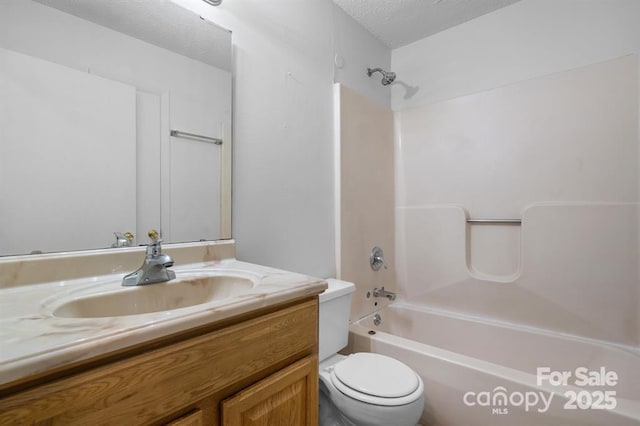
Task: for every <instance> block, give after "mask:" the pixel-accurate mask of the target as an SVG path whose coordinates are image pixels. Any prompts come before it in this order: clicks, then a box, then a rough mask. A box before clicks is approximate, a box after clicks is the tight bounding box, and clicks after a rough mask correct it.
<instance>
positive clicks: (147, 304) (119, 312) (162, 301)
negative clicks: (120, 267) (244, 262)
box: [53, 273, 255, 318]
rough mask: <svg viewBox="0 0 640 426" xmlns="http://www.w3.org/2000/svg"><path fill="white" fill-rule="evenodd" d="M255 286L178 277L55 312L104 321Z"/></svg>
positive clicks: (241, 280)
mask: <svg viewBox="0 0 640 426" xmlns="http://www.w3.org/2000/svg"><path fill="white" fill-rule="evenodd" d="M254 285H255V284H254V282H253V281H252V280H250V279H248V278H245V277H240V276H234V275H208V274H204V273H190V274H189V273H187V274H180V273H179V274H178V277H177V278H176V279H175V280H172V281H168V282H165V283H158V284H149V285H144V286H136V287H122V286H120V285H117V286H116V285H114V286H113V288H114V289H113V290H111V291H103V292H100V293H98V294H92V295H88V296H83V297H78V298H75V299H73V300H71V301H68V302H66V303H63V304H62V305H60V306H58V307H57V308H56V309H54V311H53V316H56V317H62V318H102V317H118V316H125V315H139V314H148V313H152V312H161V311H169V310H172V309H180V308H186V307H189V306H195V305H200V304H203V303H208V302H212V301H217V300H224V299H229V298H233V297H237V296H241V295H243V294H247V293H248V292H249V291H250V290H251V289H252V288H253V287H254Z"/></svg>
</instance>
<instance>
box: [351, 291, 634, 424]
mask: <svg viewBox="0 0 640 426" xmlns="http://www.w3.org/2000/svg"><path fill="white" fill-rule="evenodd" d="M377 315H379V319H381V321H382V322H381V323H380V324H379V325H376V324H375V322H376V321H375V319H376V318H374V315H370V316H368V317H365V318H363V319H361V320H359V321H356V322H354V323H353V324H351V326H350V332H349V345H350V348H349V349H350V350H351V351H352V352H375V353H380V354H384V355H388V356H392V357H394V358H396V359H399V360H401V361H402V362H404V363H405V364H407V365H409V366H410V367H411V368H413V369H414V370H415V371H416V372H417V373H418V374H419V375H420V376H421V377H422V380H423V381H424V384H425V409H424V412H423V415H422V419H421V424H423V425H429V426H437V425H455V426H458V425H459V426H474V425H478V426H490V425H509V426H512V425H519V426H520V425H522V426H524V425H535V426H541V425H553V426H559V425H607V426H616V425H636V426H638V425H640V351H638V349H637V348H631V347H625V346H616V345H613V344H607V343H603V342H598V341H593V340H589V339H583V338H579V337H576V336H568V335H561V334H556V333H551V332H547V331H545V330H538V329H533V328H526V327H522V326H515V325H510V324H505V323H499V322H491V321H487V320H483V319H479V318H472V317H467V316H463V315H458V314H453V313H450V312H445V311H438V310H435V309H430V308H426V307H422V306H414V305H410V304H407V303H403V302H395V303H393V304H391V305H389V306H388V307H385V308H383V309H382V310H380V311H378V312H377ZM539 369H540V370H539Z"/></svg>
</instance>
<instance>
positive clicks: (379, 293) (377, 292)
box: [373, 287, 396, 300]
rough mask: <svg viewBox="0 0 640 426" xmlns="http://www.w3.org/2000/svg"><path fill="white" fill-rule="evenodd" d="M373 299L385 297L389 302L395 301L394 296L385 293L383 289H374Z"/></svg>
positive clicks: (392, 293)
mask: <svg viewBox="0 0 640 426" xmlns="http://www.w3.org/2000/svg"><path fill="white" fill-rule="evenodd" d="M373 297H386V298H387V299H389V300H396V294H395V293H394V292H392V291H386V290H385V289H384V287H380V288H378V287H376V288H374V289H373Z"/></svg>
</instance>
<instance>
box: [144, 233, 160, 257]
mask: <svg viewBox="0 0 640 426" xmlns="http://www.w3.org/2000/svg"><path fill="white" fill-rule="evenodd" d="M147 235H148V236H149V238H150V239H151V243H150V244H149V245H148V246H147V257H154V256H158V255H159V254H160V253H161V252H162V246H161V244H160V243H162V240H161V239H160V234H159V233H158V231H156V230H155V229H150V230H149V232H148V233H147Z"/></svg>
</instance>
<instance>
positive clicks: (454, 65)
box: [392, 0, 640, 110]
mask: <svg viewBox="0 0 640 426" xmlns="http://www.w3.org/2000/svg"><path fill="white" fill-rule="evenodd" d="M639 16H640V2H639V1H637V0H605V1H603V0H522V1H520V2H517V3H515V4H512V5H510V6H507V7H505V8H503V9H499V10H497V11H495V12H492V13H490V14H487V15H484V16H481V17H479V18H477V19H474V20H472V21H470V22H467V23H465V24H462V25H459V26H457V27H453V28H450V29H448V30H446V31H443V32H441V33H438V34H435V35H433V36H431V37H427V38H425V39H422V40H419V41H417V42H415V43H412V44H409V45H407V46H403V47H401V48H398V49H395V50H394V51H393V52H392V68H393V70H394V71H395V72H396V73H397V74H398V78H399V79H401V80H404V81H405V82H407V83H408V84H410V85H412V86H418V87H419V90H418V92H417V94H416V95H415V96H413V97H412V98H410V99H404V98H403V95H404V90H403V89H402V88H401V87H399V86H395V87H394V88H393V94H392V105H393V109H394V110H404V109H407V108H413V107H416V106H420V105H425V104H428V103H433V102H437V101H441V100H445V99H451V98H454V97H457V96H462V95H468V94H471V93H477V92H480V91H483V90H487V89H491V88H495V87H500V86H504V85H508V84H511V83H514V82H516V81H522V80H526V79H530V78H534V77H537V76H542V75H546V74H552V73H555V72H558V71H563V70H568V69H572V68H576V67H580V66H584V65H588V64H593V63H596V62H602V61H605V60H608V59H613V58H617V57H620V56H623V55H627V54H629V53H632V52H635V51H637V50H640V22H639V19H638V17H639Z"/></svg>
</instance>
